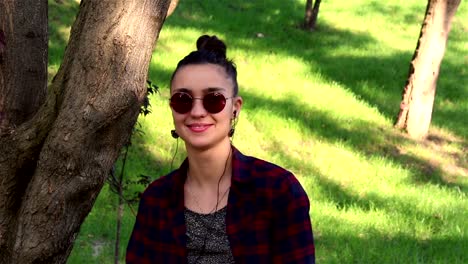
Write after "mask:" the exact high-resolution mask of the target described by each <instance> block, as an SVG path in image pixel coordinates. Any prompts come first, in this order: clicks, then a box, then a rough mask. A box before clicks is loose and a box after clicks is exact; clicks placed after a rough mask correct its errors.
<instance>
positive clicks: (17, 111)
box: [0, 0, 47, 131]
mask: <svg viewBox="0 0 468 264" xmlns="http://www.w3.org/2000/svg"><path fill="white" fill-rule="evenodd" d="M0 35H3V36H2V37H0V38H3V40H0V131H1V130H3V129H8V127H11V126H13V127H14V126H18V125H20V124H21V123H23V122H24V121H26V120H28V119H29V118H31V117H32V116H33V114H35V113H36V111H37V110H38V109H39V107H40V105H41V104H42V103H43V102H44V99H45V95H46V91H47V0H39V1H37V0H23V1H11V0H4V1H1V2H0ZM25 95H27V96H25Z"/></svg>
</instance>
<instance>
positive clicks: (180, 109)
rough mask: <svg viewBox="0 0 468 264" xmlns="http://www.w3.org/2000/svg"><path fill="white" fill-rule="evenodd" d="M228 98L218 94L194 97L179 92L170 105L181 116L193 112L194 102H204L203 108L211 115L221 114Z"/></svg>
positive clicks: (173, 96) (174, 95)
mask: <svg viewBox="0 0 468 264" xmlns="http://www.w3.org/2000/svg"><path fill="white" fill-rule="evenodd" d="M230 98H232V97H229V98H226V97H224V95H223V94H221V93H218V92H213V93H208V94H206V95H205V96H203V98H197V97H192V96H191V95H190V94H188V93H184V92H177V93H175V94H173V95H172V96H171V99H170V103H169V105H170V106H171V107H172V109H174V111H176V112H177V113H179V114H186V113H188V112H190V110H192V106H193V101H194V100H202V102H203V107H204V108H205V110H206V111H207V112H209V113H211V114H216V113H219V112H221V111H222V110H223V109H224V107H225V106H226V100H227V99H230Z"/></svg>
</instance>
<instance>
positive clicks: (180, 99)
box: [170, 93, 193, 114]
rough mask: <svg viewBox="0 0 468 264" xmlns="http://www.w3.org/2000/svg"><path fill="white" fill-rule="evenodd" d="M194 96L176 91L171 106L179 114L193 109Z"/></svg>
mask: <svg viewBox="0 0 468 264" xmlns="http://www.w3.org/2000/svg"><path fill="white" fill-rule="evenodd" d="M192 101H193V100H192V97H191V96H190V95H189V94H186V93H175V94H174V95H173V96H172V97H171V102H170V106H171V107H172V109H174V111H176V112H177V113H179V114H185V113H188V112H189V111H190V110H191V109H192Z"/></svg>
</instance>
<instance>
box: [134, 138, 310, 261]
mask: <svg viewBox="0 0 468 264" xmlns="http://www.w3.org/2000/svg"><path fill="white" fill-rule="evenodd" d="M232 157H233V158H232V168H233V169H232V180H231V190H230V192H229V198H228V206H227V214H226V233H227V235H228V239H229V243H230V246H231V250H232V254H233V256H234V259H235V262H236V263H255V264H262V263H315V249H314V241H313V235H312V226H311V222H310V216H309V199H308V197H307V194H306V193H305V191H304V189H303V188H302V186H301V185H300V183H299V182H298V181H297V179H296V178H295V177H294V175H293V174H292V173H291V172H289V171H287V170H285V169H283V168H281V167H279V166H277V165H274V164H272V163H269V162H266V161H263V160H260V159H256V158H254V157H249V156H244V155H243V154H242V153H240V152H239V151H238V150H237V149H235V148H234V147H233V156H232ZM187 168H188V161H187V160H185V161H184V162H183V163H182V165H181V166H180V168H179V169H177V170H175V171H173V172H172V173H170V174H168V175H166V176H164V177H161V178H160V179H158V180H156V181H154V182H153V183H152V184H151V185H150V186H149V187H148V188H147V189H146V190H145V192H144V194H143V195H142V198H141V200H140V207H139V211H138V216H137V219H136V222H135V226H134V229H133V232H132V236H131V238H130V242H129V244H128V248H127V256H126V260H127V263H130V264H132V263H138V264H145V263H187V250H186V237H185V231H186V229H185V218H184V209H185V207H184V197H183V194H184V182H185V178H186V175H187Z"/></svg>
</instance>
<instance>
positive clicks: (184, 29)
mask: <svg viewBox="0 0 468 264" xmlns="http://www.w3.org/2000/svg"><path fill="white" fill-rule="evenodd" d="M63 2H64V3H63V4H57V3H56V2H55V1H49V5H50V10H49V17H50V22H51V26H50V31H51V36H50V53H49V59H50V61H49V64H50V68H49V70H50V73H51V76H52V75H53V73H54V72H55V71H56V70H57V69H58V65H59V64H60V60H61V56H62V54H63V49H64V45H65V43H66V39H67V38H68V30H69V26H70V24H71V23H72V21H73V18H74V16H75V13H76V11H77V10H78V4H77V3H76V2H75V1H71V0H68V1H63ZM303 2H305V1H298V0H295V1H273V0H265V1H240V0H233V1H216V0H207V1H191V0H187V1H180V3H179V6H178V8H177V9H176V11H175V13H174V14H173V15H172V16H171V17H169V18H168V19H167V21H166V23H165V25H164V27H163V30H162V31H161V34H160V38H159V41H158V43H157V47H156V49H155V51H154V54H153V58H152V61H151V67H150V72H149V78H150V79H151V80H152V81H153V82H154V83H156V84H158V85H159V86H160V88H161V93H160V94H157V95H154V96H152V97H151V104H152V110H153V113H152V114H150V115H149V116H147V117H142V118H140V119H139V123H140V124H141V130H142V131H144V134H138V135H137V136H135V137H134V139H133V145H132V147H131V148H130V154H129V160H128V163H127V175H126V176H127V177H128V178H135V177H136V176H138V175H140V174H144V175H151V176H152V177H153V178H154V179H155V178H157V177H158V176H160V175H164V174H166V173H168V172H169V171H170V167H171V159H172V155H173V153H174V151H175V148H176V141H175V140H173V139H172V138H171V136H170V132H169V131H170V130H171V129H172V127H173V125H172V119H171V114H170V110H169V107H168V103H167V99H168V89H169V88H168V82H169V78H170V75H171V73H172V71H173V69H174V67H175V65H176V63H177V62H178V60H180V59H181V58H182V57H183V56H184V55H186V54H187V53H188V52H189V51H191V50H193V49H194V42H195V40H196V38H197V37H198V36H200V35H201V34H205V33H207V34H216V35H218V36H219V37H220V38H222V39H224V40H225V41H226V42H227V44H228V55H229V56H230V57H231V58H233V59H234V61H235V62H236V64H237V66H238V71H239V84H240V94H241V96H243V98H244V102H245V104H244V107H243V110H242V112H241V115H240V121H239V123H238V127H237V131H236V136H235V139H234V144H235V145H236V146H237V147H238V148H239V149H240V150H241V151H243V152H244V153H246V154H249V155H253V156H257V157H260V158H263V159H266V160H270V161H272V162H275V163H277V164H279V165H281V166H283V167H286V168H288V169H290V170H291V171H293V172H294V173H295V175H296V176H297V177H298V178H299V179H300V181H301V182H302V183H303V185H304V187H305V189H306V191H307V193H308V195H309V197H310V200H311V217H312V220H313V225H314V234H315V236H316V248H317V260H318V262H319V263H402V262H404V263H468V254H467V253H466V249H467V248H468V221H466V219H468V199H467V193H468V156H467V154H466V149H467V141H466V139H467V135H468V129H467V121H466V120H467V119H466V116H468V86H467V85H466V84H467V83H468V74H467V58H468V57H467V56H468V44H467V43H468V41H467V37H466V32H467V30H468V22H467V21H466V19H464V18H466V17H468V6H467V4H466V2H462V4H461V6H460V8H459V10H458V13H457V15H456V17H455V20H454V22H453V26H452V32H451V34H450V39H449V43H448V48H447V51H446V55H445V58H444V61H443V64H442V69H441V73H440V77H439V81H438V90H437V97H436V103H435V107H434V114H433V122H432V126H431V130H430V137H429V139H428V140H425V141H420V142H416V141H413V140H410V139H408V138H407V137H406V136H405V135H404V134H403V133H400V132H399V131H396V130H394V129H393V128H392V122H393V120H394V118H395V116H396V114H397V112H398V107H399V103H400V98H401V92H402V88H403V86H404V83H405V80H406V77H407V72H408V67H409V61H410V59H411V56H412V54H413V51H414V48H415V46H416V41H417V37H418V35H419V30H420V24H421V21H422V18H423V15H424V11H425V3H424V2H425V1H416V0H399V1H393V2H391V3H386V2H384V1H365V0H352V1H338V0H330V1H326V2H323V3H322V6H321V10H320V14H319V30H318V31H317V32H314V33H308V32H304V31H302V30H300V29H299V28H298V25H299V24H300V22H301V21H302V19H303V10H304V4H305V3H303ZM257 33H262V34H263V35H264V37H263V38H259V37H257ZM181 145H182V144H181ZM183 158H184V152H183V147H182V146H179V154H178V155H177V157H176V159H175V162H174V167H177V166H178V164H179V163H180V162H181V160H182V159H183ZM142 189H143V188H142V187H141V186H132V187H131V188H130V189H129V190H128V193H132V192H134V191H141V190H142ZM116 203H117V197H116V196H115V195H114V194H113V193H111V192H110V191H109V189H108V187H107V186H106V187H105V188H104V189H103V191H102V192H101V194H100V195H99V197H98V199H97V201H96V204H95V206H94V208H93V210H92V212H91V213H90V215H89V216H88V218H87V219H86V221H85V223H84V224H83V226H82V228H81V231H80V234H79V236H78V238H77V240H76V243H75V246H74V250H73V252H72V254H71V256H70V259H69V261H68V263H112V262H113V243H114V242H113V241H114V239H115V226H116V224H115V216H116V214H117V212H116ZM133 207H134V208H136V205H134V206H133ZM134 218H135V216H134V215H133V214H132V212H131V211H130V209H129V208H128V207H126V210H125V216H124V225H123V230H122V236H123V238H122V244H121V251H122V254H121V258H122V259H123V252H124V251H125V247H126V243H127V241H128V238H129V235H130V232H131V229H132V227H133V222H134Z"/></svg>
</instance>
